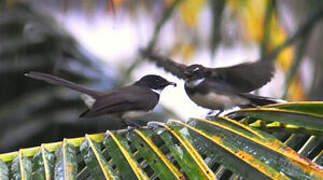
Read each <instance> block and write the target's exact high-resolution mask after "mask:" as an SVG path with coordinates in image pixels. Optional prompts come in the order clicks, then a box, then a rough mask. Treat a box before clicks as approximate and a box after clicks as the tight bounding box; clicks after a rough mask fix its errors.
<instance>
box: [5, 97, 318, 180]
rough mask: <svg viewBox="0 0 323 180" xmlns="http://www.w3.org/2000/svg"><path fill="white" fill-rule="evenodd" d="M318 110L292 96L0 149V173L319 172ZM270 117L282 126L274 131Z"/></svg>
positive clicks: (305, 175) (201, 175)
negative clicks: (211, 113)
mask: <svg viewBox="0 0 323 180" xmlns="http://www.w3.org/2000/svg"><path fill="white" fill-rule="evenodd" d="M322 112H323V102H293V103H281V104H276V105H271V106H264V107H261V108H252V109H241V110H238V111H233V112H231V113H229V114H226V115H225V116H224V117H218V118H216V119H213V120H208V119H196V118H192V119H190V120H189V121H188V122H186V123H184V122H182V121H178V120H169V121H168V123H167V124H164V123H160V122H153V121H152V122H150V123H149V125H148V126H149V127H151V128H149V129H135V130H130V131H126V130H118V131H107V133H106V134H94V135H85V137H84V138H73V139H64V141H63V142H57V143H48V144H42V145H41V146H40V147H34V148H28V149H21V150H19V151H18V152H12V153H7V154H1V155H0V159H2V160H1V161H0V177H1V179H11V178H15V179H17V178H21V179H31V178H35V179H51V178H53V177H55V178H62V179H215V178H221V179H222V178H223V179H239V177H243V178H245V179H322V178H323V168H322V165H323V153H322V152H323V139H322V133H323V128H322V124H323V123H322V122H323V116H322ZM210 118H212V117H210ZM291 119H293V120H291ZM258 121H261V123H256V122H258ZM278 122H280V123H279V124H280V125H281V124H284V126H279V127H277V128H279V129H280V130H279V131H275V130H274V129H275V127H274V126H273V124H277V123H278ZM286 122H287V123H286ZM257 124H261V126H256V125H257ZM289 127H294V128H293V132H289V131H288V129H289ZM296 127H297V128H296ZM260 129H261V130H260ZM285 129H286V130H287V131H285ZM279 132H283V133H287V134H288V135H287V137H286V136H284V137H283V136H281V135H280V133H279ZM300 136H302V137H306V138H305V139H306V140H301V141H300V140H299V139H300ZM284 139H287V140H284ZM282 142H284V143H282Z"/></svg>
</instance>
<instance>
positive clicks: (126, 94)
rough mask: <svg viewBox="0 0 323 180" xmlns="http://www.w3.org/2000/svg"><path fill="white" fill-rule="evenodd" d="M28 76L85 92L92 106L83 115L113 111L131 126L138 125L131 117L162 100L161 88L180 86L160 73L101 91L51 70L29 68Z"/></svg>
mask: <svg viewBox="0 0 323 180" xmlns="http://www.w3.org/2000/svg"><path fill="white" fill-rule="evenodd" d="M25 76H27V77H30V78H33V79H38V80H43V81H46V82H48V83H50V84H54V85H60V86H65V87H68V88H70V89H73V90H75V91H78V92H81V93H82V94H81V98H82V99H83V100H84V102H85V104H86V106H87V107H88V109H87V110H86V111H85V112H83V113H82V114H81V115H80V117H95V116H100V115H104V114H113V115H117V116H118V117H120V118H122V119H123V123H125V124H126V125H130V126H137V125H136V124H134V123H132V122H131V121H128V120H129V119H131V118H134V117H137V116H141V115H143V114H145V113H147V112H149V111H151V110H153V109H154V107H155V106H156V105H157V104H158V101H159V95H160V92H161V91H162V90H163V89H164V88H165V87H166V86H168V85H174V86H176V83H173V82H169V81H167V80H166V79H164V78H162V77H160V76H158V75H146V76H144V77H142V78H141V79H139V80H138V81H136V82H135V83H133V84H132V85H129V86H124V87H121V88H118V89H114V90H111V91H109V92H99V91H95V90H91V89H88V88H85V87H83V86H81V85H78V84H75V83H73V82H70V81H67V80H65V79H62V78H59V77H56V76H53V75H50V74H45V73H40V72H29V73H26V74H25Z"/></svg>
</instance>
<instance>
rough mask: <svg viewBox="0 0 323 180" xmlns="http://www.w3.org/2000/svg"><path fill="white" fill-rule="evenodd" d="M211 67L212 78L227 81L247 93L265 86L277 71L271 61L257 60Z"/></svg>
mask: <svg viewBox="0 0 323 180" xmlns="http://www.w3.org/2000/svg"><path fill="white" fill-rule="evenodd" d="M209 69H210V71H211V72H212V73H211V74H212V75H211V77H212V78H214V79H215V80H216V79H221V80H223V81H224V82H227V83H228V84H230V85H232V86H233V87H234V88H235V89H237V91H239V92H241V93H247V92H250V91H253V90H255V89H258V88H260V87H262V86H264V85H265V84H267V83H268V82H269V81H270V80H271V78H272V77H273V74H274V71H275V68H274V65H273V63H272V62H271V61H257V62H254V63H242V64H238V65H235V66H230V67H224V68H212V69H211V68H209Z"/></svg>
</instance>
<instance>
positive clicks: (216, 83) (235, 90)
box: [144, 53, 279, 116]
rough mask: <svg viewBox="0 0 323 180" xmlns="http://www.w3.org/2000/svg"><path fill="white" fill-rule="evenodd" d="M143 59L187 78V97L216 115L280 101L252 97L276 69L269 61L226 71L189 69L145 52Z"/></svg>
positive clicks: (193, 66)
mask: <svg viewBox="0 0 323 180" xmlns="http://www.w3.org/2000/svg"><path fill="white" fill-rule="evenodd" d="M144 57H146V58H149V59H150V60H153V61H155V62H156V63H157V65H158V66H161V67H163V68H164V69H165V70H166V71H169V72H171V73H172V74H174V75H176V76H177V77H179V78H182V79H184V80H185V85H184V88H185V92H186V94H187V95H188V97H189V98H190V99H191V100H192V101H193V102H194V103H195V104H197V105H199V106H201V107H204V108H207V109H210V110H218V113H217V114H216V116H217V115H219V114H220V113H222V112H223V111H224V110H226V109H231V108H233V107H237V106H238V107H256V106H262V105H266V104H273V103H277V102H278V101H279V100H278V99H274V98H269V97H262V96H256V95H253V94H250V92H251V91H254V90H256V89H258V88H260V87H262V86H264V85H265V84H267V83H268V82H269V81H270V80H271V78H272V77H273V74H274V71H275V68H274V65H273V63H272V62H271V61H268V60H267V61H266V60H263V61H257V62H253V63H242V64H238V65H235V66H230V67H223V68H207V67H204V66H202V65H199V64H193V65H190V66H186V65H184V64H180V63H176V62H174V61H173V60H171V59H169V58H166V57H162V56H159V55H155V54H150V53H144ZM211 112H212V111H211Z"/></svg>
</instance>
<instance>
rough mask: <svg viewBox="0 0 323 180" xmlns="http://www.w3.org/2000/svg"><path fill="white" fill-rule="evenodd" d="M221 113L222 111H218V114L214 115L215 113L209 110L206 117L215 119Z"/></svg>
mask: <svg viewBox="0 0 323 180" xmlns="http://www.w3.org/2000/svg"><path fill="white" fill-rule="evenodd" d="M222 112H223V110H221V109H220V110H218V112H217V113H216V114H215V111H214V110H210V111H209V112H208V113H207V117H212V118H216V117H218V116H219V115H220V114H221V113H222Z"/></svg>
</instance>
